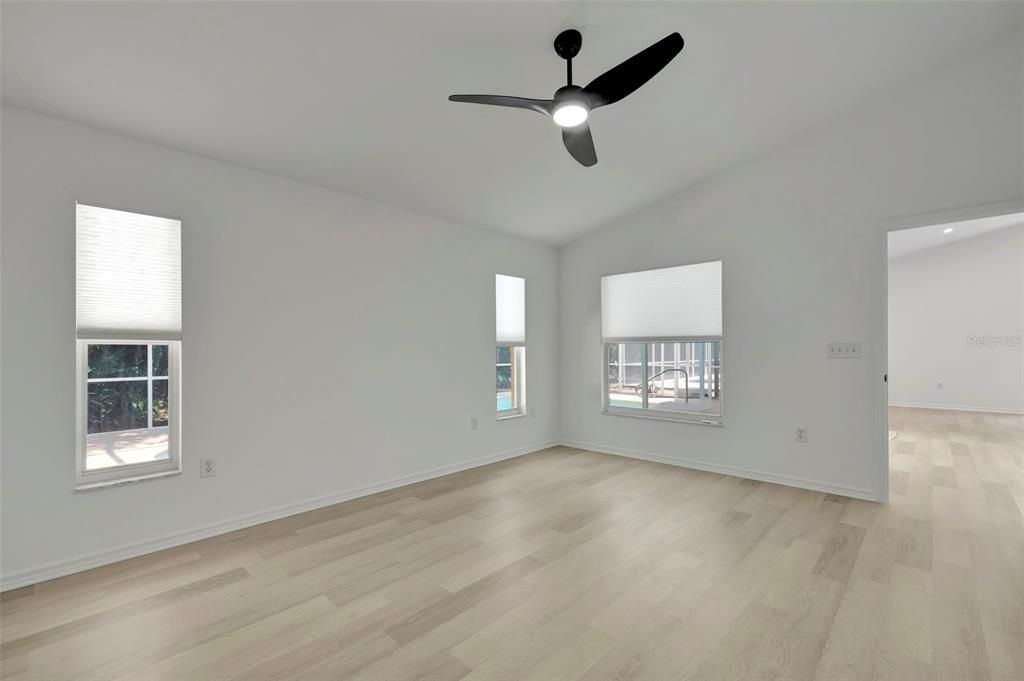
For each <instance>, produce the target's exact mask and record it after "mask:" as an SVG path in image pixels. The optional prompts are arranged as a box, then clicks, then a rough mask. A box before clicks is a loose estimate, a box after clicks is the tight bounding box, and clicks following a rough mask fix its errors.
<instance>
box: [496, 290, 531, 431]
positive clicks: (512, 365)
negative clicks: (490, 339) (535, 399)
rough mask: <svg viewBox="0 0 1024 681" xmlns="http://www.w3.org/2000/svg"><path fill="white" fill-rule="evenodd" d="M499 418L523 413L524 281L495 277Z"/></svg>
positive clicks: (524, 371) (524, 351)
mask: <svg viewBox="0 0 1024 681" xmlns="http://www.w3.org/2000/svg"><path fill="white" fill-rule="evenodd" d="M494 309H495V315H494V316H495V324H496V332H495V341H496V343H495V344H496V352H495V364H494V366H495V377H496V380H495V392H496V395H497V413H498V418H507V417H510V416H521V415H523V414H525V413H526V280H525V279H523V278H522V277H511V276H508V275H505V274H497V275H495V276H494Z"/></svg>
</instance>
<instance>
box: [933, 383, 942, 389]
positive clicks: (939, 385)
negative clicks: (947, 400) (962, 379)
mask: <svg viewBox="0 0 1024 681" xmlns="http://www.w3.org/2000/svg"><path fill="white" fill-rule="evenodd" d="M942 388H943V385H942V384H941V383H936V384H935V389H936V390H942Z"/></svg>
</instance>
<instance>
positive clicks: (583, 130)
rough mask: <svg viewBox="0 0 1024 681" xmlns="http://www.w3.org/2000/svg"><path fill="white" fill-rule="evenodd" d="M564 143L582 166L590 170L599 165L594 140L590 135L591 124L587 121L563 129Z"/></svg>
mask: <svg viewBox="0 0 1024 681" xmlns="http://www.w3.org/2000/svg"><path fill="white" fill-rule="evenodd" d="M562 141H563V142H565V148H566V149H568V150H569V153H570V154H572V157H573V158H574V159H576V160H577V161H579V162H580V163H581V164H582V165H585V166H587V167H588V168H589V167H590V166H592V165H594V164H595V163H597V151H596V150H595V149H594V138H593V137H592V136H591V134H590V124H589V123H587V122H586V121H584V122H583V123H580V124H579V125H577V126H574V127H572V128H562Z"/></svg>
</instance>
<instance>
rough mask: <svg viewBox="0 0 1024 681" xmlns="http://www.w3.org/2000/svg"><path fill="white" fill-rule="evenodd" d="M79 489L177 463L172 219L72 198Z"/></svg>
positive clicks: (177, 299)
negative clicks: (74, 238)
mask: <svg viewBox="0 0 1024 681" xmlns="http://www.w3.org/2000/svg"><path fill="white" fill-rule="evenodd" d="M76 269H77V271H76V313H77V314H76V334H77V346H78V359H77V372H78V377H77V382H78V396H77V411H78V417H77V423H78V455H77V464H76V484H77V486H78V487H79V488H87V487H92V486H96V485H104V484H109V483H112V482H120V481H125V480H134V479H141V478H146V477H153V476H157V475H166V474H168V473H174V472H178V471H180V470H181V456H180V447H179V440H180V437H179V436H180V413H181V388H180V383H181V381H180V377H181V222H179V221H178V220H172V219H169V218H160V217H153V216H149V215H140V214H137V213H127V212H124V211H119V210H111V209H109V208H98V207H96V206H87V205H84V204H78V206H77V211H76Z"/></svg>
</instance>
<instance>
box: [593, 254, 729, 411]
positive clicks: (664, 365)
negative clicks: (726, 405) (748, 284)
mask: <svg viewBox="0 0 1024 681" xmlns="http://www.w3.org/2000/svg"><path fill="white" fill-rule="evenodd" d="M601 329H602V330H601V334H602V336H603V340H604V348H605V351H604V411H605V413H609V414H620V415H633V416H635V415H643V416H649V417H660V418H670V419H677V420H684V421H699V422H708V423H715V424H719V423H721V419H722V262H721V261H715V262H706V263H699V264H696V265H684V266H682V267H667V268H663V269H658V270H647V271H645V272H630V273H627V274H615V275H610V276H606V277H602V279H601Z"/></svg>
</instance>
